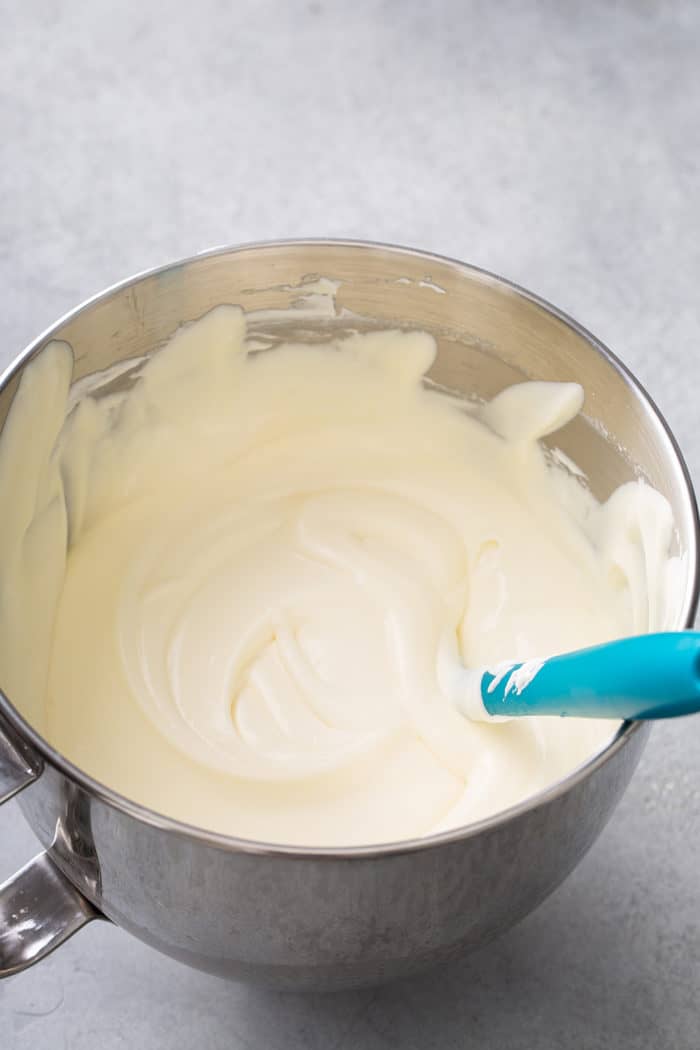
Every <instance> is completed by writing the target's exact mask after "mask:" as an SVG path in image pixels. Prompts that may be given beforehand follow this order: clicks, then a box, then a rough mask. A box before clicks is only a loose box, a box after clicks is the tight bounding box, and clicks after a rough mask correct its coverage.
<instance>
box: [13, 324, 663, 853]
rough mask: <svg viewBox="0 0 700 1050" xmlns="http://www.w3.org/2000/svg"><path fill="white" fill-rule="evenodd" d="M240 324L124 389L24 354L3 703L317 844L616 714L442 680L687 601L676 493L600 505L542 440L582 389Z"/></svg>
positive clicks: (448, 800)
mask: <svg viewBox="0 0 700 1050" xmlns="http://www.w3.org/2000/svg"><path fill="white" fill-rule="evenodd" d="M245 335H246V333H245V319H244V314H243V313H242V311H241V310H239V309H238V308H237V307H233V306H221V307H218V308H216V309H215V310H213V311H211V312H210V313H209V314H208V315H206V316H205V317H204V318H202V319H201V320H200V321H198V322H196V323H194V324H192V325H189V326H186V327H184V328H182V329H181V330H180V331H179V332H178V333H177V334H176V335H175V337H174V338H173V339H172V341H171V342H170V343H169V344H168V346H166V347H165V348H164V349H162V350H160V351H159V352H158V353H156V354H155V355H154V356H153V357H152V358H150V359H149V360H148V361H147V362H146V363H144V364H143V365H142V367H141V368H140V370H139V373H138V376H137V378H136V379H135V381H134V383H133V385H132V387H131V389H130V390H129V391H128V393H120V394H118V395H111V396H101V397H99V398H95V397H91V396H86V397H82V398H81V397H78V396H76V394H75V393H74V392H71V390H70V379H71V371H72V355H71V351H70V348H69V347H67V346H66V345H65V344H60V343H53V344H51V345H50V346H49V347H47V348H46V350H44V351H43V353H42V354H41V356H40V357H39V358H38V359H37V360H36V361H35V362H34V363H33V364H32V365H31V366H30V367H29V368H28V369H27V370H26V372H25V375H24V378H23V380H22V384H21V387H20V390H19V392H18V395H17V397H16V399H15V402H14V404H13V407H12V410H11V414H10V417H9V418H8V421H7V424H6V426H5V429H4V431H3V434H2V438H1V439H0V491H2V492H4V493H5V492H10V491H11V492H14V493H16V494H17V498H16V501H15V504H14V505H13V507H12V508H10V509H9V511H8V512H7V513H6V514H5V515H4V517H5V520H4V521H3V522H2V524H1V525H0V528H1V529H2V530H3V536H2V537H0V538H2V543H0V559H1V560H0V588H1V590H0V595H1V602H0V686H1V687H2V688H3V689H4V691H5V692H6V693H7V695H8V696H9V697H10V699H11V700H12V701H13V702H14V703H15V704H16V705H17V706H18V707H19V708H20V710H21V711H23V712H24V713H25V714H26V716H27V717H29V718H30V720H31V721H32V722H33V724H35V725H36V727H37V728H38V729H39V730H40V731H41V732H43V733H44V734H45V735H46V737H47V738H48V740H49V741H50V742H51V743H52V744H53V745H54V746H55V747H56V748H57V749H58V750H59V751H61V752H62V753H63V754H65V755H66V756H67V757H68V758H69V759H71V760H72V761H73V762H75V763H76V764H77V765H78V766H80V767H81V768H82V769H84V770H85V771H86V772H88V773H90V774H91V775H93V776H94V777H95V778H96V779H97V780H99V781H101V782H103V783H104V784H106V785H108V786H109V787H111V788H113V789H115V790H117V791H119V792H120V793H121V794H123V795H125V796H127V797H129V798H131V799H134V800H136V801H138V802H140V803H142V804H145V805H147V806H149V807H151V808H152V809H155V810H157V811H159V812H161V813H164V814H167V815H169V816H172V817H175V818H177V819H180V820H183V821H186V822H188V823H190V824H195V825H198V826H200V827H205V828H208V829H212V830H215V831H219V832H224V833H227V834H231V835H237V836H242V837H246V838H252V839H257V840H264V841H269V842H280V843H288V844H300V845H308V846H330V845H345V846H347V845H361V844H371V843H377V842H386V841H395V840H400V839H407V838H413V837H416V836H422V835H428V834H431V833H434V832H438V831H442V830H445V829H448V828H452V827H457V826H460V825H462V824H465V823H469V822H471V821H475V820H478V819H480V818H482V817H485V816H488V815H490V814H493V813H496V812H498V811H500V810H503V809H505V808H507V807H509V806H511V805H513V804H515V803H517V802H519V801H522V800H523V799H524V798H526V797H528V796H529V795H532V794H533V793H535V792H537V791H538V790H540V789H541V788H543V787H545V786H547V785H548V784H551V783H552V782H554V781H555V780H557V779H559V778H560V777H561V776H563V775H565V774H566V773H568V772H570V771H571V770H572V769H574V768H575V767H576V766H577V765H579V764H580V763H582V762H583V761H585V760H586V759H587V758H589V757H590V756H591V755H592V754H594V753H595V752H596V751H597V750H599V749H600V748H601V747H602V746H604V744H605V743H606V742H607V741H608V740H609V738H610V736H611V735H612V733H613V732H614V731H615V729H616V728H617V726H616V724H614V723H610V722H592V721H579V720H576V719H545V718H530V719H519V720H514V721H511V722H505V723H494V724H485V723H477V722H470V721H468V720H467V719H466V718H464V717H463V716H462V715H460V714H459V713H458V712H457V711H456V710H455V709H454V708H453V706H452V704H451V703H450V700H449V698H448V696H447V693H446V691H445V690H444V689H443V687H442V684H441V683H442V682H443V680H444V674H445V668H447V669H448V672H449V667H450V665H451V664H452V665H458V664H460V663H464V664H466V665H467V666H470V667H484V666H490V665H493V664H494V663H497V662H498V661H500V660H503V659H505V658H511V659H528V658H532V657H539V656H546V655H551V654H554V653H557V652H562V651H565V650H568V649H574V648H579V647H581V646H585V645H591V644H595V643H598V642H602V641H606V640H609V639H612V638H615V637H618V636H621V635H625V634H630V633H636V632H640V631H646V630H654V629H663V628H664V627H665V626H668V625H669V624H671V623H672V622H673V621H674V616H673V613H674V610H673V607H672V595H673V593H674V581H675V579H676V578H677V573H678V571H679V563H678V559H676V558H672V557H671V556H670V554H669V551H670V545H671V541H672V536H673V521H672V516H671V511H670V508H669V506H668V504H667V503H666V501H665V500H664V499H663V497H662V496H661V495H659V494H658V493H657V492H655V491H654V490H653V489H651V488H650V487H649V486H648V485H646V484H644V483H643V482H641V481H640V482H634V483H630V484H628V485H625V486H623V487H621V488H620V489H618V490H617V491H616V492H615V493H613V495H612V496H611V497H610V499H609V500H608V501H607V502H606V503H605V504H603V505H601V504H599V503H597V502H596V501H595V500H594V498H593V497H592V495H591V494H590V492H589V491H588V490H587V489H586V488H585V487H584V486H582V484H581V482H580V479H578V478H577V477H575V476H574V475H573V474H571V473H569V472H567V471H565V470H563V469H561V468H555V467H552V466H551V465H550V464H548V462H547V460H546V457H545V453H544V451H543V449H542V447H541V446H540V444H539V439H540V438H542V437H543V436H545V435H546V434H549V433H552V432H554V431H556V430H557V429H558V428H559V427H561V426H562V425H563V424H565V423H566V422H567V421H569V420H570V419H571V418H573V417H574V416H575V415H576V414H577V412H578V411H579V410H580V409H581V406H582V402H583V391H582V390H581V388H580V387H579V386H577V385H576V384H548V383H524V384H520V385H518V386H516V387H511V388H509V389H507V390H505V391H504V392H503V393H501V394H500V395H499V396H498V397H497V398H496V399H495V400H494V401H492V402H491V403H490V404H487V405H482V406H478V405H476V404H474V405H472V404H469V403H465V402H464V401H460V400H457V399H456V398H454V397H452V396H450V395H448V394H445V393H444V392H440V391H438V390H435V389H431V388H430V387H426V385H425V384H424V382H423V379H424V375H425V373H426V372H427V371H428V369H429V368H430V365H431V363H432V361H433V357H434V354H435V345H434V342H433V340H432V338H431V337H430V336H428V335H426V334H424V333H420V332H399V331H392V332H375V333H370V334H361V335H354V336H350V337H347V338H344V339H343V340H342V341H338V342H336V343H329V344H328V345H323V346H319V345H314V346H308V345H287V346H282V347H278V348H276V349H274V350H270V351H266V352H250V351H249V350H248V349H247V344H246V338H245ZM67 407H69V408H70V412H69V414H68V416H67V418H66V412H67ZM17 442H22V443H23V447H26V445H27V443H29V444H30V445H31V449H32V456H33V463H34V468H35V469H34V470H33V471H32V470H30V471H27V470H26V468H25V469H24V470H23V472H22V476H15V475H14V474H13V463H14V462H16V461H18V459H19V457H17V456H16V455H15V454H14V453H13V447H14V448H16V447H17V445H16V443H17ZM25 462H26V459H25ZM29 625H31V629H30V626H29Z"/></svg>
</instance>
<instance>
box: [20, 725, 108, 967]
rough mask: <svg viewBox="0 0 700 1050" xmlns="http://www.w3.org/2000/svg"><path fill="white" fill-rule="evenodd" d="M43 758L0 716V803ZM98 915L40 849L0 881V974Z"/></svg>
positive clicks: (30, 777) (32, 776)
mask: <svg viewBox="0 0 700 1050" xmlns="http://www.w3.org/2000/svg"><path fill="white" fill-rule="evenodd" d="M42 769H43V763H42V761H41V758H40V757H39V756H38V755H35V754H34V753H33V752H32V751H31V749H30V748H29V747H28V745H27V744H26V743H25V742H24V741H23V740H21V739H20V738H19V736H18V735H17V734H16V733H15V731H14V730H13V729H12V727H11V726H10V725H9V724H8V723H7V722H6V721H5V720H3V719H2V718H0V805H2V803H3V802H6V801H7V800H8V799H10V798H12V796H13V795H15V794H17V792H18V791H21V790H22V789H23V788H25V787H28V786H29V784H32V783H33V782H34V781H35V780H36V779H37V778H38V777H39V776H40V775H41V772H42ZM100 918H103V916H102V915H101V914H100V912H98V911H97V909H96V908H94V907H93V906H92V904H90V902H89V901H88V900H87V899H86V898H85V897H83V895H82V894H81V893H79V892H78V890H76V889H75V887H74V886H73V885H72V883H70V882H69V881H68V879H67V878H66V877H65V876H64V875H62V874H61V872H60V871H59V870H58V868H57V867H56V865H55V864H54V863H53V862H52V861H51V859H50V856H49V853H48V852H47V851H44V852H42V853H40V854H39V855H38V857H35V858H34V860H30V861H29V863H28V864H25V866H24V867H23V868H20V870H19V871H18V872H17V873H16V874H15V875H13V876H11V878H9V879H8V880H7V881H6V882H3V883H2V884H1V885H0V978H2V977H10V976H11V975H12V974H15V973H20V972H21V971H22V970H26V968H27V967H28V966H31V965H32V964H33V963H35V962H39V960H40V959H43V958H44V957H45V956H47V955H48V954H49V953H50V952H52V951H53V950H54V948H58V946H59V944H62V943H63V942H64V941H65V940H67V939H68V938H69V937H71V936H72V935H73V934H74V933H76V932H77V931H78V930H79V929H80V928H81V927H82V926H85V925H86V924H87V923H88V922H91V921H92V920H93V919H100Z"/></svg>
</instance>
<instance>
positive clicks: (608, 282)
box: [0, 0, 700, 1050]
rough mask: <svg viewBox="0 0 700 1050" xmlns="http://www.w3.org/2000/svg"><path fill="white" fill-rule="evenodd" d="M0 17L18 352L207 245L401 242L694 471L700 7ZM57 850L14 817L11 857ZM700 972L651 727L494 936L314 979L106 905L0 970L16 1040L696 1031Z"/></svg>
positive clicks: (605, 1042)
mask: <svg viewBox="0 0 700 1050" xmlns="http://www.w3.org/2000/svg"><path fill="white" fill-rule="evenodd" d="M0 25H1V26H2V29H1V30H0V49H1V50H2V55H1V60H0V84H1V94H0V107H1V109H0V243H1V250H0V332H1V333H2V343H1V346H0V361H2V362H5V361H7V360H9V359H10V358H11V357H12V356H13V355H14V354H15V353H16V352H17V351H18V350H19V349H20V348H21V347H22V346H23V344H24V343H25V342H27V341H28V340H29V339H30V338H31V337H32V336H33V335H35V334H36V333H37V332H38V331H39V330H40V329H41V328H42V327H44V326H45V325H46V324H48V323H49V322H51V321H52V320H53V319H54V318H55V317H57V316H58V315H59V314H61V313H62V312H63V311H64V310H66V309H67V308H69V307H70V306H72V305H73V304H75V303H76V302H78V301H79V300H81V299H82V298H84V297H86V296H87V295H89V294H91V293H93V292H95V291H97V290H98V289H99V288H101V287H102V286H104V285H106V284H108V283H111V282H112V281H114V280H116V279H118V278H121V277H123V276H126V275H127V274H129V273H130V272H132V271H134V270H137V269H141V268H143V267H147V266H151V265H154V264H157V263H160V262H163V261H166V260H168V259H169V258H173V257H176V256H178V255H182V254H189V253H190V252H192V251H193V250H197V249H200V248H204V247H206V246H210V245H213V244H220V243H223V242H226V241H245V240H248V239H258V238H273V237H290V236H294V235H324V234H327V235H336V236H344V235H347V236H353V237H368V238H375V239H382V240H388V241H396V242H399V243H406V244H411V245H416V246H420V247H425V248H431V249H435V250H437V251H441V252H444V253H447V254H451V255H455V256H458V257H461V258H465V259H468V260H471V261H473V262H476V263H479V264H481V265H482V266H485V267H488V268H491V269H494V270H496V271H500V272H502V273H504V274H506V275H507V276H509V277H511V278H514V279H515V280H516V281H520V282H522V283H523V284H525V285H527V286H529V287H531V288H533V289H534V290H536V291H538V292H540V293H541V294H543V295H545V296H546V297H548V298H549V299H551V300H553V301H554V302H555V303H557V304H558V305H560V306H561V307H563V308H564V309H566V310H568V311H569V312H571V313H572V314H574V316H576V317H578V318H579V319H581V320H582V321H583V322H584V323H585V324H587V325H588V326H589V327H590V328H592V329H593V331H595V332H596V333H598V334H599V335H600V336H601V337H602V338H603V339H604V340H606V341H607V342H608V343H609V345H611V346H612V347H613V348H614V349H615V350H617V351H618V352H619V353H620V354H621V355H622V356H623V357H624V359H625V360H626V361H627V362H628V364H630V365H631V366H632V368H633V369H635V371H636V372H637V373H638V374H639V375H640V377H641V378H642V379H643V380H644V381H645V383H646V384H647V385H648V387H649V389H650V390H651V392H652V393H653V395H654V397H655V398H656V399H657V400H658V402H659V404H660V405H661V407H662V409H663V410H664V412H665V413H666V414H667V416H668V419H669V421H670V422H671V424H672V426H673V427H674V429H675V431H676V433H677V435H678V437H679V439H680V441H681V444H682V446H683V448H684V450H685V452H686V454H687V457H688V460H689V463H690V466H691V470H692V471H693V473H694V475H695V477H696V479H697V478H700V434H699V433H698V427H697V399H698V394H700V352H699V347H700V307H699V305H698V304H699V302H700V299H699V296H698V284H699V283H700V237H698V227H699V224H700V130H699V128H700V124H699V121H698V110H699V108H700V79H699V77H698V73H697V71H696V63H697V60H698V56H699V55H700V6H699V5H698V4H697V3H695V2H693V0H687V2H685V3H683V2H673V0H671V2H667V3H661V2H656V0H627V2H625V0H618V2H616V3H603V2H598V0H593V2H589V3H574V2H573V0H571V2H557V0H539V2H536V0H522V2H518V0H504V2H501V3H492V2H489V0H483V2H481V3H477V2H466V0H433V2H432V3H426V2H425V0H405V2H403V3H402V2H400V0H386V2H384V3H380V2H370V0H353V2H352V3H349V2H345V3H333V2H331V0H309V2H305V3H302V2H296V0H290V2H284V0H277V2H275V0H266V2H260V3H256V2H254V0H237V2H235V3H232V2H224V0H222V2H217V0H196V2H192V3H187V2H185V0H169V2H168V3H165V2H162V0H152V2H150V3H149V2H146V3H144V2H139V3H136V2H132V0H124V2H121V3H118V4H114V3H111V2H107V0H92V2H89V0H85V2H83V3H80V2H76V0H63V2H59V0H25V3H24V4H21V5H20V4H17V3H15V2H14V0H0ZM0 513H1V509H0ZM34 849H35V843H34V841H33V837H32V834H31V833H30V832H29V830H28V829H27V828H26V827H25V826H24V824H23V821H22V818H21V816H20V814H19V812H18V810H17V809H16V808H15V806H14V805H13V804H10V805H8V806H6V807H5V808H4V809H3V810H2V813H1V814H0V876H1V875H4V874H9V872H10V871H11V870H13V869H14V868H15V867H16V866H17V865H19V864H20V863H21V862H22V861H24V860H25V859H27V858H28V857H29V856H30V855H31V854H32V851H33V850H34ZM699 990H700V718H698V719H697V720H696V721H688V722H686V723H683V724H676V725H668V726H662V727H659V728H658V729H657V730H656V731H655V734H654V736H653V739H652V743H651V745H650V747H649V749H648V751H647V753H646V757H645V759H644V762H643V765H642V767H641V769H640V770H639V772H638V774H637V775H636V778H635V780H634V783H633V785H632V787H631V789H630V791H629V792H628V794H627V796H626V797H625V799H624V801H623V803H622V805H621V806H620V809H619V811H618V812H617V814H616V816H615V818H614V820H613V822H612V824H611V825H610V826H609V828H608V829H607V831H606V832H605V834H604V835H603V837H602V839H601V840H600V842H599V844H598V845H597V846H596V847H595V848H594V849H593V851H592V852H591V853H590V854H589V856H588V857H587V858H586V860H585V861H584V863H582V864H581V866H580V867H579V869H578V870H577V871H576V872H575V873H574V875H573V876H572V877H571V878H570V879H569V880H568V881H567V883H566V884H565V885H564V887H563V888H562V889H560V890H559V891H558V892H557V893H556V894H555V895H554V896H553V897H552V898H551V899H550V900H549V901H548V902H547V903H546V904H545V905H544V906H542V907H541V908H540V910H539V911H538V912H537V913H535V914H534V915H532V916H531V917H530V918H529V919H527V920H526V921H525V922H523V923H522V924H521V925H520V926H519V927H518V928H517V929H515V930H513V931H512V932H511V933H510V934H508V935H507V936H505V937H503V938H502V939H501V940H500V941H498V942H497V943H495V944H494V945H493V946H492V947H490V948H489V949H487V950H486V951H484V952H482V953H481V954H479V955H478V956H475V957H472V958H470V959H467V960H465V961H463V962H460V963H458V964H455V965H452V966H450V967H449V968H447V969H445V970H442V971H440V972H437V973H434V974H432V975H428V976H426V977H424V978H421V979H415V980H412V981H410V982H408V983H404V984H400V985H396V986H394V987H389V988H385V989H383V990H380V991H377V992H367V993H353V994H348V995H338V996H334V997H325V998H324V997H320V996H316V997H310V998H298V997H296V998H295V997H291V996H283V995H276V994H271V993H269V992H263V991H259V990H254V989H251V988H246V987H243V986H236V985H227V984H225V983H223V982H220V981H218V980H215V979H212V978H208V977H205V976H202V975H200V974H197V973H195V972H192V971H189V970H187V969H185V968H184V967H182V966H180V965H178V964H176V963H174V962H171V961H169V960H167V959H165V958H161V957H159V956H158V955H156V954H155V953H153V952H152V951H150V950H149V949H147V948H145V947H143V946H142V945H140V944H139V943H137V942H136V941H135V940H132V939H130V938H128V937H127V936H125V935H124V934H122V933H121V932H120V931H119V930H117V929H113V928H109V927H107V926H99V927H94V928H89V929H88V930H86V931H85V932H83V933H81V934H79V935H78V936H77V937H76V938H75V939H74V940H73V941H72V942H71V943H70V944H68V945H67V946H65V947H64V948H62V949H61V950H60V951H59V952H57V953H56V954H55V955H54V956H53V957H52V958H51V959H50V960H48V961H47V962H45V963H44V964H42V965H40V966H38V967H37V968H35V969H34V970H33V971H30V972H28V973H26V974H24V975H22V976H19V977H17V978H14V979H12V980H10V981H8V982H5V983H4V984H3V985H2V986H1V987H0V1046H2V1048H3V1050H30V1048H31V1050H34V1048H36V1047H52V1048H56V1050H62V1048H66V1050H88V1048H91V1050H92V1048H93V1047H99V1048H100V1050H119V1048H122V1047H130V1048H132V1047H133V1048H139V1050H151V1048H153V1050H155V1048H164V1050H165V1048H168V1050H181V1048H182V1050H185V1048H187V1050H190V1048H195V1047H202V1048H212V1050H218V1048H224V1047H225V1048H227V1050H228V1048H230V1050H242V1048H256V1050H258V1048H260V1050H282V1048H297V1047H298V1048H308V1050H316V1048H318V1050H321V1048H323V1050H341V1048H343V1047H358V1048H367V1050H379V1048H385V1047H401V1048H402V1050H427V1048H439V1050H448V1048H451V1047H455V1048H456V1047H460V1048H461V1047H470V1048H472V1047H473V1048H493V1050H510V1048H534V1050H540V1048H541V1050H550V1048H551V1050H554V1048H557V1050H558V1048H562V1047H567V1048H568V1047H575V1048H579V1047H580V1048H604V1047H610V1048H614V1050H621V1048H627V1047H630V1048H638V1050H660V1048H666V1047H668V1048H672V1050H697V1048H698V1046H700V1003H699V1002H698V993H699Z"/></svg>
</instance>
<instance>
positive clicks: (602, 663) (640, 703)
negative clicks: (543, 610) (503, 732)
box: [481, 631, 700, 719]
mask: <svg viewBox="0 0 700 1050" xmlns="http://www.w3.org/2000/svg"><path fill="white" fill-rule="evenodd" d="M518 672H520V674H518ZM528 679H529V680H528ZM481 699H482V702H483V704H484V707H485V708H486V710H487V712H488V713H489V714H490V715H506V716H509V717H510V716H513V715H571V716H575V717H576V718H620V719H641V718H675V717H677V716H678V715H689V714H692V713H693V712H694V711H700V632H698V631H678V632H668V633H665V634H645V635H639V636H638V637H635V638H623V639H621V640H620V641H618V642H607V643H606V644H605V645H597V646H594V647H593V648H591V649H580V650H578V651H577V652H573V653H566V654H565V655H563V656H553V657H551V658H550V659H549V660H545V661H544V663H542V665H541V667H539V669H537V665H536V664H535V663H534V662H532V661H530V662H529V663H528V664H513V665H511V666H510V667H509V668H508V670H507V671H506V672H501V673H500V674H492V673H490V672H484V675H483V677H482V679H481Z"/></svg>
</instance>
